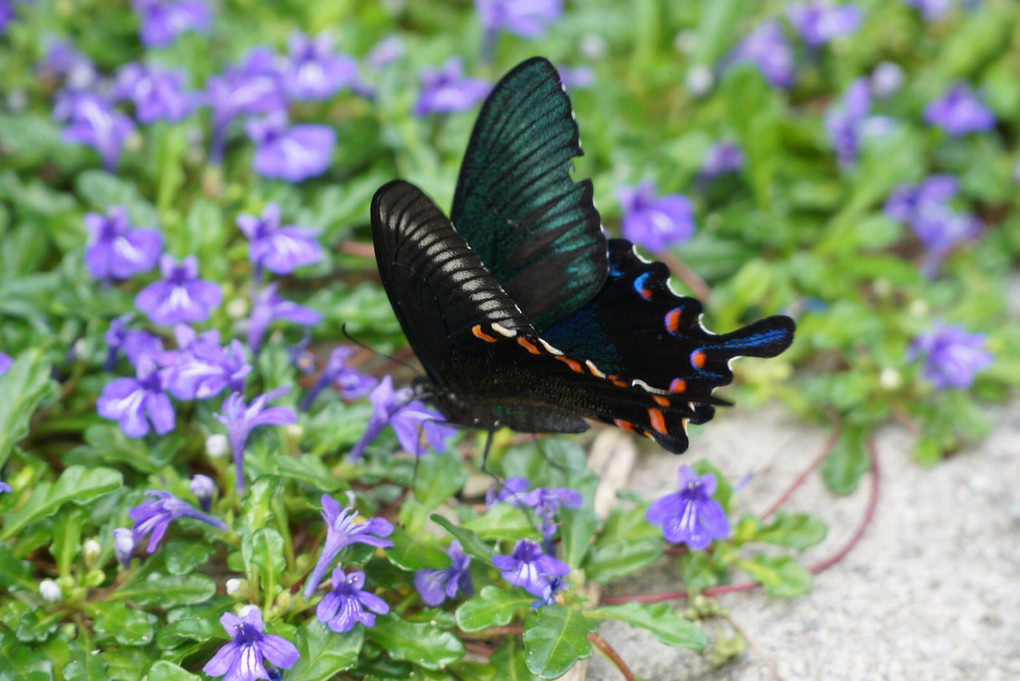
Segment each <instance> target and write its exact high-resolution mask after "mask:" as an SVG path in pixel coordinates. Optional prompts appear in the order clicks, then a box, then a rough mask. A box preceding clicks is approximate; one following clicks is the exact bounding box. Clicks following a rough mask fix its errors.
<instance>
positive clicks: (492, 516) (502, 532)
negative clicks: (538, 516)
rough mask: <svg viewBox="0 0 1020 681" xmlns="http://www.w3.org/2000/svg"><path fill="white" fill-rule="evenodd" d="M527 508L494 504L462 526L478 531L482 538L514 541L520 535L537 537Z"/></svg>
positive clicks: (520, 536)
mask: <svg viewBox="0 0 1020 681" xmlns="http://www.w3.org/2000/svg"><path fill="white" fill-rule="evenodd" d="M531 515H532V514H531V512H530V511H529V510H528V509H522V508H518V507H516V506H511V505H510V504H496V505H495V506H493V507H492V508H490V509H488V510H487V511H486V512H485V513H484V514H483V515H480V516H478V517H477V518H472V519H471V520H468V521H466V522H465V523H464V525H463V527H466V528H467V529H469V530H472V531H474V532H477V533H478V536H480V537H481V538H482V539H505V540H507V541H516V540H518V539H520V538H522V537H528V538H531V539H538V531H537V530H536V528H535V525H534V520H533V519H532V517H531Z"/></svg>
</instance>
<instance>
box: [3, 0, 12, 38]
mask: <svg viewBox="0 0 1020 681" xmlns="http://www.w3.org/2000/svg"><path fill="white" fill-rule="evenodd" d="M13 18H14V0H0V33H3V31H4V29H5V28H7V24H8V22H10V20H11V19H13Z"/></svg>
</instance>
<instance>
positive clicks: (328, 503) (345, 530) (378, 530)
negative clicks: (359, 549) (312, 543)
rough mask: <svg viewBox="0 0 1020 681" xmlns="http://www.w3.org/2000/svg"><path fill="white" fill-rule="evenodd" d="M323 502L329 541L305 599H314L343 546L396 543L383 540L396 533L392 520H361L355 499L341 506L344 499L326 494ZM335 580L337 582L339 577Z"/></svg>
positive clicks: (312, 574) (320, 555)
mask: <svg viewBox="0 0 1020 681" xmlns="http://www.w3.org/2000/svg"><path fill="white" fill-rule="evenodd" d="M321 501H322V519H323V520H324V521H326V541H325V543H324V544H323V545H322V551H321V552H320V553H319V559H318V560H317V561H315V568H314V569H313V570H312V572H311V574H310V575H309V576H308V579H307V580H306V581H305V588H304V590H303V591H302V595H303V596H304V597H305V598H311V596H312V594H313V593H315V589H316V588H317V587H318V586H319V582H320V581H322V576H323V575H324V574H326V570H328V569H329V566H330V564H331V563H332V562H333V559H334V558H336V556H337V554H338V553H340V551H341V549H343V548H345V547H347V546H351V545H352V544H367V545H368V546H374V547H376V548H386V547H389V546H393V542H391V541H390V540H388V539H383V537H388V536H390V535H391V534H393V525H392V524H391V523H390V521H388V520H386V519H385V518H369V519H367V520H365V519H361V520H358V518H359V516H358V510H357V509H356V508H354V505H353V502H352V504H351V505H350V506H348V507H347V508H344V509H341V508H340V502H338V501H337V500H336V499H334V498H333V497H331V496H329V495H328V494H323V495H322V498H321ZM333 583H334V585H336V580H335V579H334V582H333ZM319 619H322V618H321V617H320V618H319ZM323 621H325V620H323Z"/></svg>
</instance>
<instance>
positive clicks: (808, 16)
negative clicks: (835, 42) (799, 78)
mask: <svg viewBox="0 0 1020 681" xmlns="http://www.w3.org/2000/svg"><path fill="white" fill-rule="evenodd" d="M787 16H788V17H789V18H790V23H791V24H793V27H794V28H795V29H797V32H798V33H799V34H800V37H801V40H803V41H804V44H806V45H808V46H810V47H819V46H821V45H824V44H825V43H827V42H829V41H830V40H832V39H834V38H838V37H839V36H842V35H849V34H851V33H853V32H854V31H856V30H857V28H858V27H859V26H860V24H861V10H860V9H859V8H858V7H856V6H854V5H849V4H848V5H837V6H833V5H831V4H829V3H828V2H827V1H826V0H810V1H809V2H804V3H797V4H794V5H791V6H790V8H789V9H788V10H787Z"/></svg>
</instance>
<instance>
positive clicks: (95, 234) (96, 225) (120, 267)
mask: <svg viewBox="0 0 1020 681" xmlns="http://www.w3.org/2000/svg"><path fill="white" fill-rule="evenodd" d="M85 227H86V228H87V229H88V231H89V240H88V245H87V246H86V247H85V267H86V268H87V269H88V271H89V274H91V275H92V276H93V277H95V278H96V279H127V278H128V277H130V276H132V275H134V274H139V273H141V272H148V271H149V270H151V269H152V268H153V267H154V266H155V264H156V260H158V259H159V254H160V251H162V250H163V235H162V234H160V233H159V230H158V229H156V228H154V227H141V228H138V229H134V228H132V226H131V222H130V221H129V220H128V214H127V209H126V208H124V206H113V207H112V208H110V210H109V211H107V213H106V216H105V217H104V216H102V215H100V214H99V213H86V214H85Z"/></svg>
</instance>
